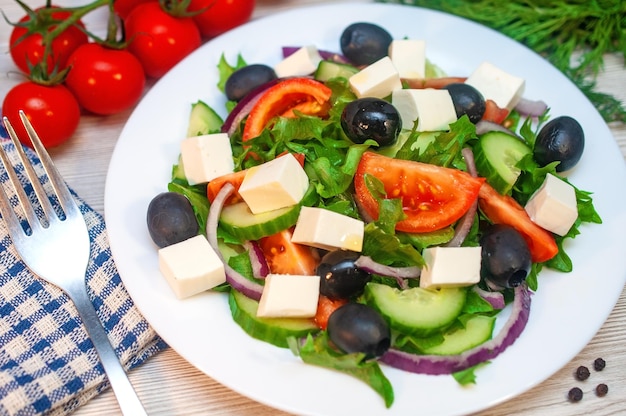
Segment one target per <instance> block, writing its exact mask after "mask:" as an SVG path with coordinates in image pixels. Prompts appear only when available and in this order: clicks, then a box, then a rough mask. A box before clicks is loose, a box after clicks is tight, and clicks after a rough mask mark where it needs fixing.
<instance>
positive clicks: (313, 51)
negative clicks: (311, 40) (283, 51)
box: [274, 45, 322, 78]
mask: <svg viewBox="0 0 626 416" xmlns="http://www.w3.org/2000/svg"><path fill="white" fill-rule="evenodd" d="M321 60H322V57H321V56H320V54H319V52H318V50H317V48H316V47H315V46H312V45H310V46H303V47H301V48H300V49H298V50H297V51H295V52H294V53H292V54H291V55H289V56H288V57H286V58H285V59H283V60H282V61H280V62H279V63H277V64H276V65H275V66H274V72H276V75H277V76H278V78H284V77H293V76H302V75H309V74H312V73H313V72H314V71H315V70H316V69H317V66H318V65H319V63H320V61H321Z"/></svg>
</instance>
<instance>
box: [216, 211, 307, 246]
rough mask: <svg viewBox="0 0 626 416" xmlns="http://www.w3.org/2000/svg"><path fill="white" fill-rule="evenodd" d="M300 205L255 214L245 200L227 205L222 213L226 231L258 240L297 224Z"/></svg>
mask: <svg viewBox="0 0 626 416" xmlns="http://www.w3.org/2000/svg"><path fill="white" fill-rule="evenodd" d="M299 215H300V205H298V204H296V205H292V206H290V207H285V208H279V209H275V210H272V211H267V212H262V213H260V214H253V213H252V211H250V208H248V204H246V203H245V202H238V203H236V204H232V205H226V206H225V207H224V208H223V209H222V213H221V215H220V225H221V227H222V228H223V229H224V231H226V232H228V233H230V234H231V235H233V236H235V237H237V238H240V239H242V240H258V239H259V238H261V237H266V236H268V235H272V234H276V233H277V232H279V231H282V230H285V229H287V228H289V227H291V226H293V225H295V224H296V222H297V221H298V216H299Z"/></svg>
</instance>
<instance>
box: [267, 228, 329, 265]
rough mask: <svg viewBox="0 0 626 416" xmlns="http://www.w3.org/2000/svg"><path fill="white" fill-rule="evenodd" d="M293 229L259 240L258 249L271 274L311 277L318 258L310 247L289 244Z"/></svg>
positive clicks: (318, 260) (315, 251)
mask: <svg viewBox="0 0 626 416" xmlns="http://www.w3.org/2000/svg"><path fill="white" fill-rule="evenodd" d="M292 235H293V228H291V229H287V230H283V231H281V232H278V233H276V234H272V235H270V236H267V237H263V238H261V239H260V240H259V241H258V242H259V247H260V248H261V251H262V252H263V255H264V256H265V260H266V261H267V265H268V266H269V268H270V271H271V272H272V273H278V274H295V275H303V276H312V275H314V274H315V269H316V268H317V265H318V264H319V262H320V257H319V255H318V253H317V250H315V249H314V248H312V247H309V246H305V245H303V244H297V243H292V242H291V236H292Z"/></svg>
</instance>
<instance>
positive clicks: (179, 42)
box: [124, 2, 202, 78]
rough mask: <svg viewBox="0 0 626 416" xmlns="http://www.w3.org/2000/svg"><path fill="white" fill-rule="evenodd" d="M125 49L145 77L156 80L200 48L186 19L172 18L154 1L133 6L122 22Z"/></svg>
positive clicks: (198, 41) (192, 28) (196, 32)
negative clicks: (128, 51) (134, 57)
mask: <svg viewBox="0 0 626 416" xmlns="http://www.w3.org/2000/svg"><path fill="white" fill-rule="evenodd" d="M124 27H125V28H126V39H128V41H129V45H128V49H129V50H130V51H131V52H132V53H133V54H134V55H135V56H136V57H137V58H138V59H139V61H140V62H141V65H142V66H143V69H144V71H145V73H146V75H147V76H149V77H153V78H159V77H161V76H163V75H164V74H165V73H166V72H167V71H169V70H170V69H171V68H172V67H173V66H174V65H176V64H177V63H178V62H180V61H181V60H182V59H183V58H184V57H185V56H187V55H188V54H189V53H191V52H192V51H194V50H195V49H196V48H198V47H199V46H200V43H201V41H202V39H201V37H200V32H199V30H198V28H197V27H196V25H195V23H194V22H193V20H192V19H191V18H190V17H174V16H172V15H170V14H169V13H168V12H166V11H165V10H163V9H162V8H161V5H160V4H159V3H157V2H154V3H153V2H150V3H144V4H140V5H139V6H137V7H135V8H134V9H133V10H132V12H131V13H130V15H128V18H127V19H126V21H125V22H124Z"/></svg>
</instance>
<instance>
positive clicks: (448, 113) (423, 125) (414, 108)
mask: <svg viewBox="0 0 626 416" xmlns="http://www.w3.org/2000/svg"><path fill="white" fill-rule="evenodd" d="M391 103H392V104H393V106H394V107H395V108H396V109H397V110H398V112H399V113H400V118H401V119H402V128H403V129H405V130H411V129H413V126H414V125H415V120H417V131H442V130H448V129H449V128H450V123H454V122H455V121H456V120H457V117H456V110H455V109H454V103H453V102H452V97H451V96H450V93H449V92H448V90H435V89H431V88H428V89H404V90H397V91H394V92H393V94H392V95H391Z"/></svg>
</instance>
